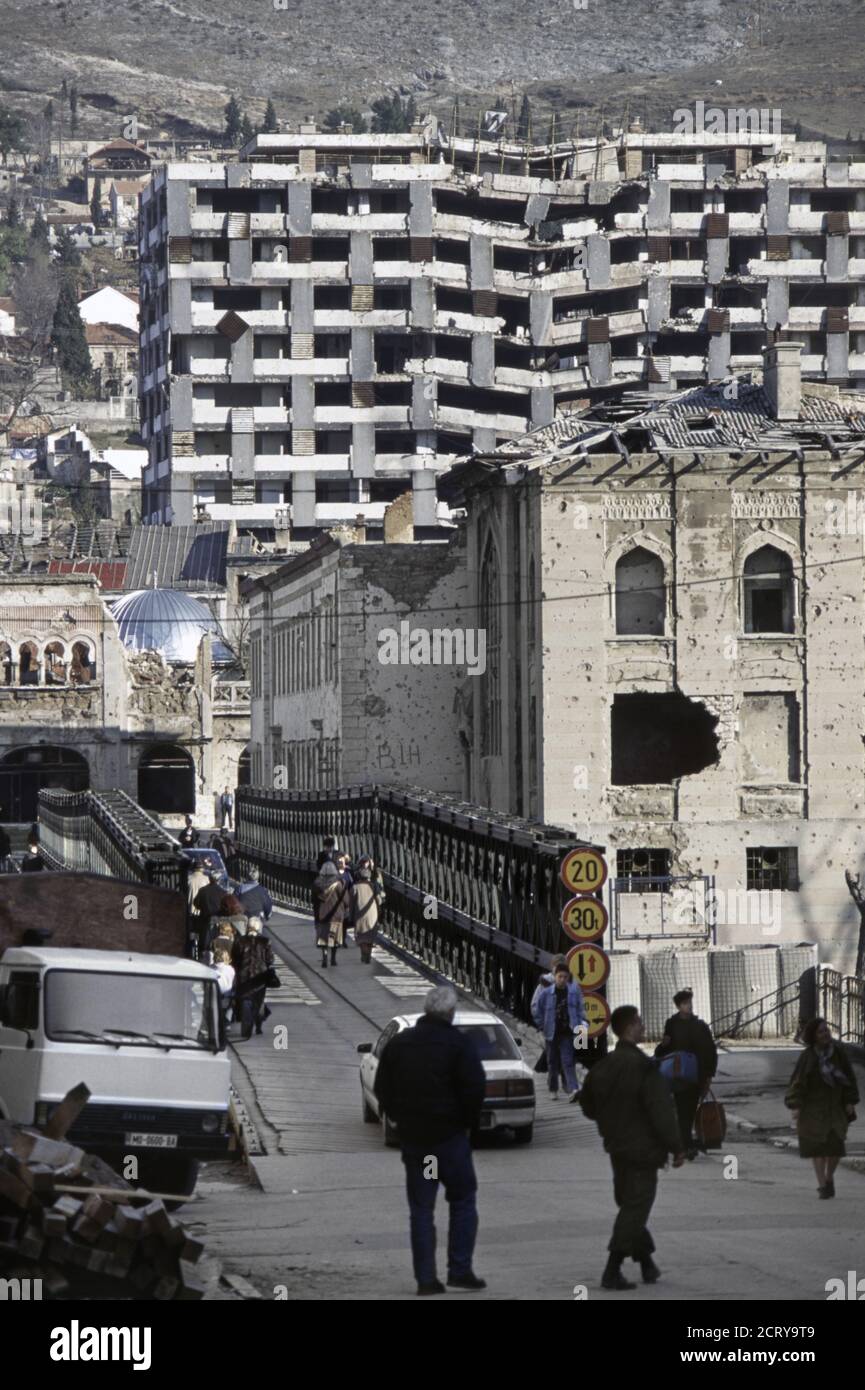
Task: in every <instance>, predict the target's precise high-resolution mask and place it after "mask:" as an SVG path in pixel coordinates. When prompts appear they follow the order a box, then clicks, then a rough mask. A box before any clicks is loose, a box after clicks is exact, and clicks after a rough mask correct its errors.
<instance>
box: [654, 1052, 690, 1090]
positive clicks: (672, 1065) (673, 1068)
mask: <svg viewBox="0 0 865 1390" xmlns="http://www.w3.org/2000/svg"><path fill="white" fill-rule="evenodd" d="M658 1071H659V1072H660V1073H661V1075H662V1076H663V1077H664V1078H665V1080H667V1081H669V1082H670V1083H671V1084H672V1086H673V1089H674V1090H675V1089H676V1082H677V1081H678V1082H680V1083H684V1085H686V1086H696V1085H697V1084H698V1081H699V1067H698V1063H697V1054H696V1053H695V1052H668V1053H667V1055H666V1056H665V1057H660V1058H659V1059H658Z"/></svg>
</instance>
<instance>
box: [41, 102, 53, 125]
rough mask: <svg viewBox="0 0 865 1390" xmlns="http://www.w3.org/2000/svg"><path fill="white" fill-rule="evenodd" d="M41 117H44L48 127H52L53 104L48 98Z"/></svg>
mask: <svg viewBox="0 0 865 1390" xmlns="http://www.w3.org/2000/svg"><path fill="white" fill-rule="evenodd" d="M42 115H43V116H44V117H45V119H46V121H47V122H48V124H49V126H50V125H53V123H54V102H53V101H52V100H51V98H50V97H49V98H48V100H47V101H46V103H45V109H44V111H43V112H42Z"/></svg>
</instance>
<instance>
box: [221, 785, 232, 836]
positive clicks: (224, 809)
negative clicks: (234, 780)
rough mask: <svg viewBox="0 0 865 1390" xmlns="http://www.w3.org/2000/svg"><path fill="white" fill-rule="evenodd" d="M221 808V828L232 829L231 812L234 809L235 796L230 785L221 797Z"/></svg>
mask: <svg viewBox="0 0 865 1390" xmlns="http://www.w3.org/2000/svg"><path fill="white" fill-rule="evenodd" d="M219 810H220V814H221V816H222V826H221V829H223V830H231V828H232V825H231V814H232V812H233V810H234V797H233V796H232V795H231V790H230V788H229V787H226V788H225V791H224V792H223V793H222V796H221V797H220V798H219Z"/></svg>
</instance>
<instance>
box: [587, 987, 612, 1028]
mask: <svg viewBox="0 0 865 1390" xmlns="http://www.w3.org/2000/svg"><path fill="white" fill-rule="evenodd" d="M583 1008H584V1009H585V1013H586V1021H587V1022H588V1025H589V1037H590V1038H599V1037H600V1036H601V1034H602V1033H606V1031H607V1029H608V1028H609V1026H610V1006H609V1004H608V1003H607V1001H606V999H603V998H602V997H601V995H600V994H584V995H583Z"/></svg>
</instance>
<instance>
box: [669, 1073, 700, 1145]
mask: <svg viewBox="0 0 865 1390" xmlns="http://www.w3.org/2000/svg"><path fill="white" fill-rule="evenodd" d="M680 1087H681V1090H680V1089H679V1088H680ZM673 1100H674V1101H675V1102H676V1114H677V1115H678V1116H679V1133H680V1134H681V1136H682V1152H683V1153H684V1152H685V1151H686V1150H687V1149H693V1147H694V1137H693V1135H694V1118H695V1116H696V1114H697V1106H698V1105H699V1103H700V1087H699V1086H685V1085H683V1083H682V1082H681V1081H680V1082H678V1083H677V1085H676V1088H675V1090H674V1091H673Z"/></svg>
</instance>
